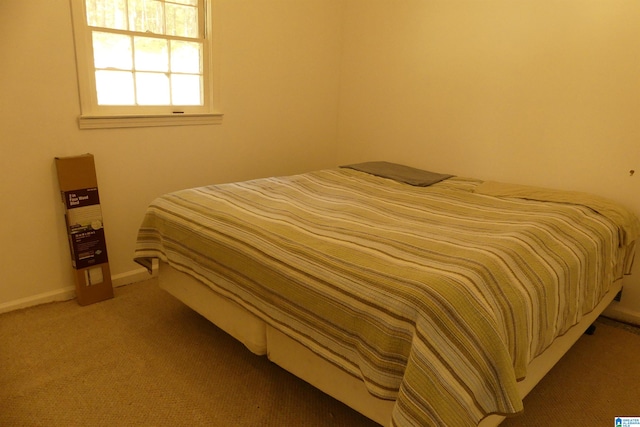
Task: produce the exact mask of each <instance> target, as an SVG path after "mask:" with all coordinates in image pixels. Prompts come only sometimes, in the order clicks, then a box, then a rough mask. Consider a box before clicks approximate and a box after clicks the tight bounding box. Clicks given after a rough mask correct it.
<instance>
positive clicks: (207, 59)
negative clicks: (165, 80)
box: [70, 0, 223, 129]
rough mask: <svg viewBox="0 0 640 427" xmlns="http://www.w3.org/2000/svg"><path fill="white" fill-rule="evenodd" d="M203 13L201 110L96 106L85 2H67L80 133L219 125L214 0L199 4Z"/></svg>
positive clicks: (192, 108) (93, 70)
mask: <svg viewBox="0 0 640 427" xmlns="http://www.w3.org/2000/svg"><path fill="white" fill-rule="evenodd" d="M202 1H203V9H204V25H205V27H204V33H205V34H204V49H203V56H204V58H203V86H204V88H203V98H204V105H203V106H185V107H175V106H161V107H159V106H113V105H109V106H104V105H98V99H97V93H96V82H95V68H94V66H93V61H94V60H93V44H92V41H91V40H92V39H91V31H92V30H91V28H90V27H89V26H88V24H87V14H86V9H85V0H70V2H71V15H72V19H73V29H74V31H73V32H74V39H75V49H76V63H77V71H78V90H79V93H80V109H81V114H80V117H79V119H78V126H79V127H80V129H97V128H121V127H146V126H180V125H204V124H220V123H222V117H223V114H222V113H221V112H219V111H218V109H217V107H218V105H219V96H218V94H219V91H218V81H219V79H218V76H219V73H218V70H217V64H218V63H219V61H218V60H217V52H218V49H217V48H216V42H217V40H218V37H217V34H216V33H215V32H214V31H215V27H216V26H214V25H213V24H212V21H213V16H214V10H213V7H214V0H202Z"/></svg>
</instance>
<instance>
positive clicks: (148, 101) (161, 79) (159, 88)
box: [136, 73, 171, 105]
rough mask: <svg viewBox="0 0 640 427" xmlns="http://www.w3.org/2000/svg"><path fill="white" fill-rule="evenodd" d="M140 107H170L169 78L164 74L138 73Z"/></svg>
mask: <svg viewBox="0 0 640 427" xmlns="http://www.w3.org/2000/svg"><path fill="white" fill-rule="evenodd" d="M136 97H137V99H138V105H170V104H171V99H170V97H169V77H167V75H166V74H162V73H136Z"/></svg>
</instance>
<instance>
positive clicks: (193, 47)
mask: <svg viewBox="0 0 640 427" xmlns="http://www.w3.org/2000/svg"><path fill="white" fill-rule="evenodd" d="M210 5H211V2H210V0H71V6H72V12H73V22H74V32H75V41H76V55H77V62H78V81H79V89H80V103H81V110H82V115H81V117H80V127H81V128H94V127H129V126H162V125H176V124H203V123H218V122H220V119H221V114H216V113H214V112H213V111H214V108H213V103H214V101H215V97H214V77H215V75H216V73H214V70H213V67H212V59H213V58H212V57H213V52H212V50H213V49H212V35H211V25H210V16H211V11H210Z"/></svg>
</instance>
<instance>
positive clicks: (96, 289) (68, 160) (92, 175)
mask: <svg viewBox="0 0 640 427" xmlns="http://www.w3.org/2000/svg"><path fill="white" fill-rule="evenodd" d="M55 162H56V169H57V172H58V184H59V186H60V194H61V197H62V203H63V204H64V209H65V223H66V228H67V237H68V239H69V249H70V251H71V266H72V268H73V270H74V276H75V287H76V296H77V300H78V304H80V305H88V304H93V303H95V302H99V301H103V300H105V299H109V298H113V285H112V284H111V272H110V269H109V259H108V255H107V243H106V239H105V234H104V227H103V220H102V208H101V206H100V195H99V192H98V179H97V176H96V169H95V160H94V157H93V155H92V154H83V155H80V156H71V157H56V158H55Z"/></svg>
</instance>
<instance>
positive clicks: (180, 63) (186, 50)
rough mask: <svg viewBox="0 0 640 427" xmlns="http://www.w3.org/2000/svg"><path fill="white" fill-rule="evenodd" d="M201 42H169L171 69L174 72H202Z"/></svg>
mask: <svg viewBox="0 0 640 427" xmlns="http://www.w3.org/2000/svg"><path fill="white" fill-rule="evenodd" d="M201 64H202V43H196V42H183V41H177V40H173V41H172V42H171V71H172V72H174V73H195V74H200V73H201V72H202V65H201Z"/></svg>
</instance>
